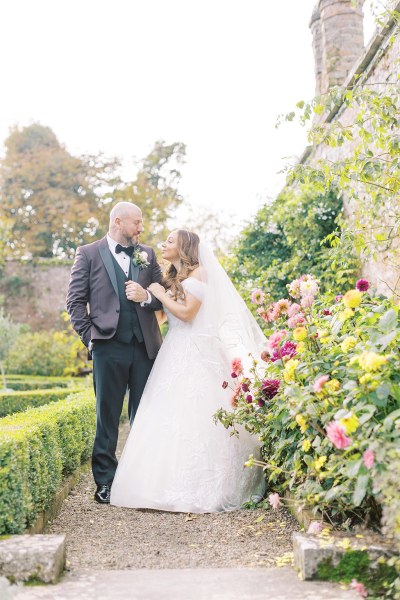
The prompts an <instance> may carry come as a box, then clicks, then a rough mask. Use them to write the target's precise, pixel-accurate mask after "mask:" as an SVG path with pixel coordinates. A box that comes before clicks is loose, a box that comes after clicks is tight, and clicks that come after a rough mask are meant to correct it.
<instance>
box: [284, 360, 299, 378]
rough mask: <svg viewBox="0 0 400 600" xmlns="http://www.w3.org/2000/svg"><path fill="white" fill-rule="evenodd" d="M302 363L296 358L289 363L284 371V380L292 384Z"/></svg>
mask: <svg viewBox="0 0 400 600" xmlns="http://www.w3.org/2000/svg"><path fill="white" fill-rule="evenodd" d="M299 364H300V362H299V361H298V360H297V359H296V358H291V359H290V360H288V361H287V363H286V365H285V370H284V371H283V378H284V380H285V381H286V383H290V381H293V379H294V372H295V370H296V368H297V367H298V366H299Z"/></svg>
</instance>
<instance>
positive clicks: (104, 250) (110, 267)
mask: <svg viewBox="0 0 400 600" xmlns="http://www.w3.org/2000/svg"><path fill="white" fill-rule="evenodd" d="M99 252H100V256H101V259H102V261H103V263H104V266H105V268H106V270H107V273H108V276H109V278H110V281H111V283H112V286H113V288H114V291H115V293H116V294H117V296H118V285H117V276H116V274H115V269H114V264H113V261H112V257H111V252H110V249H109V247H108V244H107V245H106V246H100V248H99Z"/></svg>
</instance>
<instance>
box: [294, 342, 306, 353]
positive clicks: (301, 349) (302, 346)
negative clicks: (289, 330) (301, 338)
mask: <svg viewBox="0 0 400 600" xmlns="http://www.w3.org/2000/svg"><path fill="white" fill-rule="evenodd" d="M296 350H297V354H303V352H305V351H306V345H305V343H304V342H299V343H298V344H297V348H296Z"/></svg>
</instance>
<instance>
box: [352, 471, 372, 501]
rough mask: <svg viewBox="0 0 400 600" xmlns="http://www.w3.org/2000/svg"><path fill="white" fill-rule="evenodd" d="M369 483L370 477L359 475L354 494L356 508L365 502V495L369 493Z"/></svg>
mask: <svg viewBox="0 0 400 600" xmlns="http://www.w3.org/2000/svg"><path fill="white" fill-rule="evenodd" d="M368 482H369V475H359V476H358V477H357V482H356V487H355V489H354V493H353V504H354V506H360V504H361V502H362V501H363V500H364V497H365V494H366V493H367V488H368Z"/></svg>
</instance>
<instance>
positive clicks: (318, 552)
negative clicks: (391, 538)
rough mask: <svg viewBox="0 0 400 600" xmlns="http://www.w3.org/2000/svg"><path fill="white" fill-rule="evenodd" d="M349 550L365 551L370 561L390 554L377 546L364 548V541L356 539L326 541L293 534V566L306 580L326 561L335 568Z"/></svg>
mask: <svg viewBox="0 0 400 600" xmlns="http://www.w3.org/2000/svg"><path fill="white" fill-rule="evenodd" d="M349 549H352V550H366V551H367V552H368V555H369V557H370V559H371V560H376V559H377V558H379V557H380V556H390V554H391V552H390V550H389V549H388V548H385V547H383V546H381V545H379V544H373V545H372V544H371V545H369V546H365V541H363V540H359V539H357V538H351V541H350V538H333V537H329V538H328V539H326V538H324V537H316V536H313V535H307V534H302V533H294V534H293V553H294V566H295V568H296V569H297V570H298V572H299V573H300V575H301V577H302V578H303V579H306V580H310V579H313V578H314V576H315V574H316V573H317V570H318V566H319V565H320V564H321V563H322V562H323V561H325V560H327V559H330V560H331V561H332V565H333V566H336V565H337V564H338V563H339V562H340V559H341V558H342V557H343V555H344V554H345V552H347V551H348V550H349Z"/></svg>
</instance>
